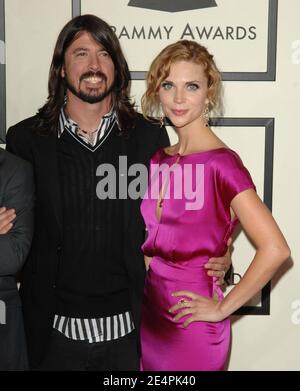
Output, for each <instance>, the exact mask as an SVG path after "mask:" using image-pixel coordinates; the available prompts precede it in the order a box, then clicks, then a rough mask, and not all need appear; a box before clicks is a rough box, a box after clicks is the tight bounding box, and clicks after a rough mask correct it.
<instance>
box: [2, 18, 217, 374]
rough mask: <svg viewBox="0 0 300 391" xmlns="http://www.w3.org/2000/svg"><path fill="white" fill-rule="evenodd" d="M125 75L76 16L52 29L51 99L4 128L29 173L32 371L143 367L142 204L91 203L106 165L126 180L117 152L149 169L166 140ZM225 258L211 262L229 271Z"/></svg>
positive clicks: (26, 286) (106, 40) (107, 33)
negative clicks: (139, 108)
mask: <svg viewBox="0 0 300 391" xmlns="http://www.w3.org/2000/svg"><path fill="white" fill-rule="evenodd" d="M129 80H130V74H129V70H128V65H127V63H126V60H125V58H124V55H123V53H122V51H121V48H120V45H119V42H118V40H117V38H116V36H115V35H114V33H113V31H112V30H111V28H110V27H109V26H108V25H107V24H106V23H105V22H104V21H103V20H101V19H99V18H97V17H96V16H93V15H83V16H79V17H76V18H74V19H72V20H71V21H70V22H69V23H67V24H66V26H65V27H64V28H63V29H62V31H61V33H60V34H59V37H58V40H57V43H56V47H55V50H54V55H53V59H52V64H51V69H50V75H49V97H48V101H47V103H46V104H45V105H44V106H43V107H42V108H41V109H40V110H39V113H38V114H37V115H36V116H34V117H32V118H29V119H27V120H25V121H22V122H21V123H19V124H17V125H15V126H14V127H12V128H11V129H10V130H9V131H8V134H7V148H8V149H9V150H11V151H13V152H14V153H17V154H18V155H20V156H22V157H23V158H25V159H27V160H29V161H31V162H32V163H33V164H34V168H35V179H36V187H37V203H36V226H35V235H34V240H33V244H32V248H31V252H30V256H29V260H28V262H27V265H26V268H25V270H24V277H23V278H24V279H23V283H22V285H21V291H22V300H23V305H24V317H25V327H26V332H27V338H28V347H29V359H30V364H31V367H32V368H33V369H50V370H69V369H72V370H137V369H138V368H139V357H138V330H139V322H140V304H141V299H142V293H143V284H144V273H145V269H144V263H143V257H142V254H141V249H140V247H141V244H142V243H143V241H144V225H143V221H142V218H141V215H140V212H139V206H140V200H134V199H131V198H130V197H127V198H128V199H123V198H126V197H117V198H116V199H111V198H106V199H100V198H101V197H99V198H98V197H97V194H96V187H97V182H99V179H98V178H97V177H96V172H97V168H98V167H99V166H101V165H103V164H106V165H107V167H108V166H109V167H114V168H115V170H116V178H121V177H124V175H127V173H125V174H124V173H123V171H122V169H119V167H118V165H119V157H120V156H125V157H126V158H127V164H128V167H129V166H130V165H132V164H135V163H142V164H144V165H145V166H148V164H149V160H150V157H151V155H152V154H153V153H154V152H155V151H156V150H157V149H159V148H162V147H164V146H167V145H168V144H169V140H168V136H167V133H166V130H165V129H164V128H163V129H161V128H159V127H158V126H157V125H154V124H152V123H150V122H147V121H145V120H144V119H143V118H142V116H141V115H140V114H137V113H136V112H135V111H134V108H133V105H132V104H131V103H130V100H129V96H128V84H129ZM101 178H102V177H101ZM118 186H119V185H118V181H117V184H116V194H118V190H119V187H118ZM97 193H98V191H97ZM98 195H99V193H98ZM222 262H224V260H221V264H218V263H217V264H215V266H213V267H214V268H216V269H220V270H224V265H223V264H222ZM211 272H213V271H211ZM213 273H217V274H218V275H220V274H221V275H222V272H220V271H219V272H218V271H217V272H213Z"/></svg>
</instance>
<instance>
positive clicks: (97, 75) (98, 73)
mask: <svg viewBox="0 0 300 391" xmlns="http://www.w3.org/2000/svg"><path fill="white" fill-rule="evenodd" d="M89 77H99V78H101V79H102V80H103V81H105V82H106V81H107V77H106V75H105V74H104V73H102V72H100V71H98V72H91V71H90V72H86V73H84V74H82V75H81V76H80V81H82V80H84V79H87V78H89Z"/></svg>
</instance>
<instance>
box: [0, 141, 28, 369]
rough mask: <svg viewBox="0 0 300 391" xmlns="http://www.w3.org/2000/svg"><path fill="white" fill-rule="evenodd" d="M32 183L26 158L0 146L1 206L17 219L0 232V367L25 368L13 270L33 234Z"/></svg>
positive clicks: (21, 324)
mask: <svg viewBox="0 0 300 391" xmlns="http://www.w3.org/2000/svg"><path fill="white" fill-rule="evenodd" d="M33 204H34V187H33V175H32V168H31V167H30V164H28V163H27V162H25V161H23V160H21V159H19V158H17V157H16V156H13V155H12V154H10V153H8V152H6V151H4V150H3V149H1V148H0V207H2V206H5V207H6V208H8V209H10V208H14V209H15V210H16V216H17V217H16V219H15V221H14V222H13V227H12V228H11V230H10V231H9V232H8V233H6V234H0V370H23V369H27V365H28V364H27V352H26V343H25V335H24V326H23V320H22V309H21V301H20V297H19V292H18V290H17V283H16V274H17V273H18V272H19V271H20V270H21V268H22V266H23V264H24V262H25V260H26V257H27V254H28V252H29V249H30V244H31V240H32V235H33Z"/></svg>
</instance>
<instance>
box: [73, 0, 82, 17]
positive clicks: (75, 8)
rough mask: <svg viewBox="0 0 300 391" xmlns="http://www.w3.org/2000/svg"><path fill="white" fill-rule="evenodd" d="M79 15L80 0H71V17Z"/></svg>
mask: <svg viewBox="0 0 300 391" xmlns="http://www.w3.org/2000/svg"><path fill="white" fill-rule="evenodd" d="M79 15H81V0H72V18H74V17H75V16H79Z"/></svg>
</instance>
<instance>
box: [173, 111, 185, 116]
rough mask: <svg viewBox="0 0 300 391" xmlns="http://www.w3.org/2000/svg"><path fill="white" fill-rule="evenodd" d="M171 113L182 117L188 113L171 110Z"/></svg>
mask: <svg viewBox="0 0 300 391" xmlns="http://www.w3.org/2000/svg"><path fill="white" fill-rule="evenodd" d="M171 111H172V113H173V114H174V115H176V116H179V117H180V116H182V115H184V114H186V113H187V112H188V110H171Z"/></svg>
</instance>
